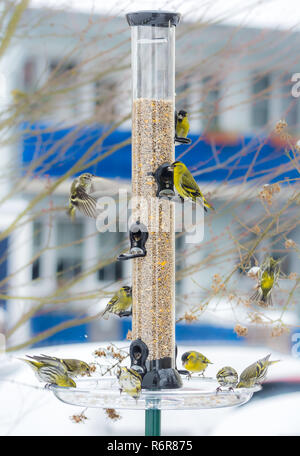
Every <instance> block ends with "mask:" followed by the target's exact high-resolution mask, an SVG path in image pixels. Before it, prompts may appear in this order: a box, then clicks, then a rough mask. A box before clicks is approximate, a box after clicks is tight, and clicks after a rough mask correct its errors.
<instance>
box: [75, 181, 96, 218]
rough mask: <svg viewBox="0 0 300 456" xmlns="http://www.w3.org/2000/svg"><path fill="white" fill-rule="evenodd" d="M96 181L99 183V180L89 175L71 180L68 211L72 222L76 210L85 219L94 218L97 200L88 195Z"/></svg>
mask: <svg viewBox="0 0 300 456" xmlns="http://www.w3.org/2000/svg"><path fill="white" fill-rule="evenodd" d="M96 180H98V181H99V180H100V181H101V178H100V177H97V176H94V175H93V174H90V173H84V174H81V175H80V176H78V177H76V178H75V179H74V180H73V182H72V185H71V189H70V196H69V209H68V214H69V215H70V217H71V219H72V220H74V217H75V212H76V209H78V210H79V212H81V213H82V214H84V215H86V216H87V217H92V218H96V216H97V212H96V207H97V199H96V198H94V197H93V196H91V195H90V194H89V193H91V192H92V189H93V188H92V187H93V185H94V181H96Z"/></svg>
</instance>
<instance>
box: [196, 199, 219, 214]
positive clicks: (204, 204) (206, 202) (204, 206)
mask: <svg viewBox="0 0 300 456" xmlns="http://www.w3.org/2000/svg"><path fill="white" fill-rule="evenodd" d="M196 202H199V204H201V205H202V206H203V209H204V210H205V212H207V209H212V210H213V211H214V210H215V208H214V207H213V206H212V205H211V204H209V202H208V201H207V200H206V199H205V198H204V196H203V195H201V197H200V198H199V196H198V197H197V198H196Z"/></svg>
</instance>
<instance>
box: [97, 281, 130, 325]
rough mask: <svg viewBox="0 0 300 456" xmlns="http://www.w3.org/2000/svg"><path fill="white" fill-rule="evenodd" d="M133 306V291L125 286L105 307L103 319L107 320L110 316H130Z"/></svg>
mask: <svg viewBox="0 0 300 456" xmlns="http://www.w3.org/2000/svg"><path fill="white" fill-rule="evenodd" d="M131 306H132V289H131V287H128V286H127V285H125V286H124V287H122V288H120V289H119V290H118V291H117V293H116V294H115V295H114V296H113V297H112V298H111V300H110V301H109V302H108V304H107V306H106V307H105V309H104V311H103V313H102V315H101V317H103V318H104V319H107V318H108V317H109V314H110V313H112V314H115V315H118V316H119V317H122V316H126V315H129V314H130V312H129V310H128V309H129V308H130V307H131Z"/></svg>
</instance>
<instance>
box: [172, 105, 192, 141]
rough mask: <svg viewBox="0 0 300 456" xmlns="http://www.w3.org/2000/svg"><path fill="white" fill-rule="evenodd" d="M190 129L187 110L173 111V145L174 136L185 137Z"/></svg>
mask: <svg viewBox="0 0 300 456" xmlns="http://www.w3.org/2000/svg"><path fill="white" fill-rule="evenodd" d="M189 130H190V124H189V119H188V115H187V112H186V111H184V110H183V109H181V110H180V111H179V112H178V113H177V111H175V145H178V144H180V143H179V142H178V143H176V138H186V137H187V135H188V132H189Z"/></svg>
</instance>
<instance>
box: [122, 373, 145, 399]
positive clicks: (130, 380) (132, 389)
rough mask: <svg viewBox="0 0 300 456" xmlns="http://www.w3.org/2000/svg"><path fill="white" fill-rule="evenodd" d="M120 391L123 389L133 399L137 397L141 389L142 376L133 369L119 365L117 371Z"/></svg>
mask: <svg viewBox="0 0 300 456" xmlns="http://www.w3.org/2000/svg"><path fill="white" fill-rule="evenodd" d="M117 378H118V380H119V386H120V393H122V392H123V391H124V392H125V393H127V394H129V396H131V397H133V398H134V399H136V400H137V399H138V398H139V397H140V394H141V390H142V377H141V376H140V374H139V373H138V372H136V371H135V370H134V369H129V368H127V367H121V368H120V369H119V371H118V372H117Z"/></svg>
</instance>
